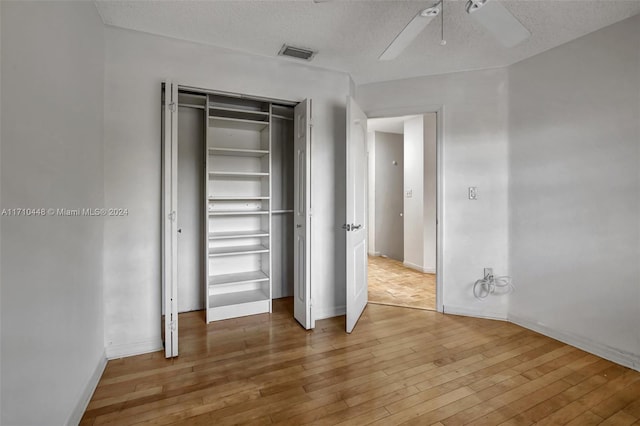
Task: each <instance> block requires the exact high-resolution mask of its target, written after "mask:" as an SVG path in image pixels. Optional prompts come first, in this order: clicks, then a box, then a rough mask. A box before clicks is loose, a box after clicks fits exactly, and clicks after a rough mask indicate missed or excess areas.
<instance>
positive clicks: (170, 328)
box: [169, 321, 176, 331]
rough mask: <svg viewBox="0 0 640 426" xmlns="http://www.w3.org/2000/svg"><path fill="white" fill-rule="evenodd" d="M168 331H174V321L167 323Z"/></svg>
mask: <svg viewBox="0 0 640 426" xmlns="http://www.w3.org/2000/svg"><path fill="white" fill-rule="evenodd" d="M169 330H171V331H176V322H175V321H170V322H169Z"/></svg>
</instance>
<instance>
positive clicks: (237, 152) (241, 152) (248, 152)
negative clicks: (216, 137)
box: [209, 148, 269, 157]
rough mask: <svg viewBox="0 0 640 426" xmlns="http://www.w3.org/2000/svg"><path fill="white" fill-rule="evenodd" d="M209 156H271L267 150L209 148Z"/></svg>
mask: <svg viewBox="0 0 640 426" xmlns="http://www.w3.org/2000/svg"><path fill="white" fill-rule="evenodd" d="M209 154H211V155H226V156H230V157H264V156H265V155H269V151H267V150H265V149H237V148H209Z"/></svg>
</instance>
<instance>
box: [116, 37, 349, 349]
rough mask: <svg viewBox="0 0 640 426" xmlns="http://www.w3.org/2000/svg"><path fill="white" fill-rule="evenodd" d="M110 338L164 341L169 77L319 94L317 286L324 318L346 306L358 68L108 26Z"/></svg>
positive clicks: (240, 88) (125, 344) (283, 94)
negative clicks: (114, 212)
mask: <svg viewBox="0 0 640 426" xmlns="http://www.w3.org/2000/svg"><path fill="white" fill-rule="evenodd" d="M105 52H106V53H105V65H106V67H105V82H104V84H105V131H104V138H105V141H104V143H105V145H104V146H105V202H106V203H107V204H109V205H115V206H123V207H128V208H129V210H130V214H129V216H127V217H126V218H107V220H106V222H105V243H104V287H105V346H106V348H107V356H109V357H118V356H123V355H130V354H134V353H143V352H149V351H152V350H155V349H158V348H160V290H161V288H160V282H161V281H160V260H161V259H160V211H159V208H160V196H161V193H160V171H161V168H160V84H161V81H162V80H163V79H173V80H174V81H175V82H177V83H179V84H185V85H191V86H196V87H202V88H207V89H215V90H222V91H228V92H238V93H245V94H248V95H257V96H266V97H276V98H284V99H290V100H302V99H304V98H306V97H309V98H312V99H313V119H314V127H313V141H312V147H311V151H312V152H311V158H312V160H311V161H312V170H311V179H312V189H311V204H312V210H313V217H312V219H311V228H312V229H311V245H312V246H311V250H312V253H313V259H314V261H313V265H312V268H313V270H312V271H311V277H312V283H311V287H312V291H313V295H312V297H313V299H314V302H313V306H314V315H315V316H316V318H323V317H329V316H334V315H339V314H343V313H344V305H345V296H346V293H345V284H344V281H345V264H344V259H345V233H344V231H343V230H341V229H340V225H342V224H343V223H344V217H345V199H346V196H345V193H344V185H342V182H344V179H345V177H344V170H345V164H344V158H345V153H344V141H345V134H346V130H345V129H346V125H345V119H346V117H345V116H346V113H345V103H346V97H347V94H348V93H349V90H350V79H349V76H347V75H346V74H342V73H337V72H333V71H324V70H318V69H312V68H309V67H306V66H304V65H299V64H295V63H292V62H288V61H281V60H278V59H274V58H264V57H258V56H251V55H247V54H244V53H238V52H233V51H230V50H226V49H220V48H215V47H210V46H205V45H200V44H196V43H190V42H186V41H180V40H172V39H168V38H165V37H158V36H153V35H148V34H143V33H139V32H133V31H128V30H122V29H118V28H112V27H107V28H106V29H105Z"/></svg>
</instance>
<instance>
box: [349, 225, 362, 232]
mask: <svg viewBox="0 0 640 426" xmlns="http://www.w3.org/2000/svg"><path fill="white" fill-rule="evenodd" d="M360 228H362V225H351V230H352V231H355V230H356V229H360Z"/></svg>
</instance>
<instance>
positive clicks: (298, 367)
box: [81, 298, 640, 426]
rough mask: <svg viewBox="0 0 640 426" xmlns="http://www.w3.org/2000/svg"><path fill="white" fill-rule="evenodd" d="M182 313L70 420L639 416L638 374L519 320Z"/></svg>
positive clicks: (377, 312) (540, 420)
mask: <svg viewBox="0 0 640 426" xmlns="http://www.w3.org/2000/svg"><path fill="white" fill-rule="evenodd" d="M292 304H293V303H292V300H291V299H290V298H289V299H280V300H277V301H274V313H273V314H263V315H254V316H251V317H245V318H239V319H233V320H227V321H220V322H216V323H212V324H209V325H206V324H205V323H204V321H203V313H202V312H193V313H188V314H182V315H181V316H180V333H181V334H180V336H181V337H180V351H181V352H180V353H181V355H180V357H179V358H177V359H173V360H165V359H164V358H163V353H162V352H156V353H153V354H147V355H140V356H135V357H129V358H124V359H119V360H113V361H109V363H108V365H107V367H106V370H105V372H104V374H103V376H102V378H101V380H100V383H99V385H98V388H97V389H96V391H95V394H94V395H93V398H92V400H91V402H90V403H89V406H88V408H87V411H86V413H85V415H84V417H83V419H82V423H81V424H82V425H99V424H100V425H102V424H112V425H128V424H158V425H162V424H165V425H166V424H182V425H231V424H253V425H268V424H282V425H299V424H307V423H312V424H317V425H335V424H344V425H360V424H379V425H395V424H412V425H447V426H448V425H462V424H472V425H498V424H503V425H528V424H533V423H537V424H541V425H551V424H569V425H591V424H603V425H630V424H634V425H640V420H639V419H640V373H639V372H636V371H633V370H630V369H628V368H624V367H621V366H619V365H616V364H613V363H611V362H609V361H605V360H603V359H601V358H598V357H597V356H594V355H590V354H588V353H585V352H583V351H581V350H579V349H576V348H573V347H571V346H567V345H565V344H562V343H560V342H558V341H555V340H552V339H549V338H547V337H544V336H542V335H539V334H537V333H534V332H532V331H528V330H526V329H523V328H521V327H519V326H517V325H514V324H510V323H505V322H499V321H491V320H483V319H475V318H467V317H459V316H452V315H443V314H441V313H438V312H433V311H425V310H418V309H406V308H398V307H391V306H384V305H369V306H367V308H366V309H365V312H364V314H363V317H362V318H361V319H360V321H359V323H358V324H357V326H356V328H355V330H354V332H353V333H352V334H350V335H348V334H346V333H345V332H344V326H345V325H344V317H337V318H332V319H327V320H322V321H318V322H317V323H316V329H315V330H314V331H305V330H303V329H302V328H301V327H300V326H299V325H298V324H297V323H296V322H295V321H294V320H293V319H292V309H293V306H292Z"/></svg>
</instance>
